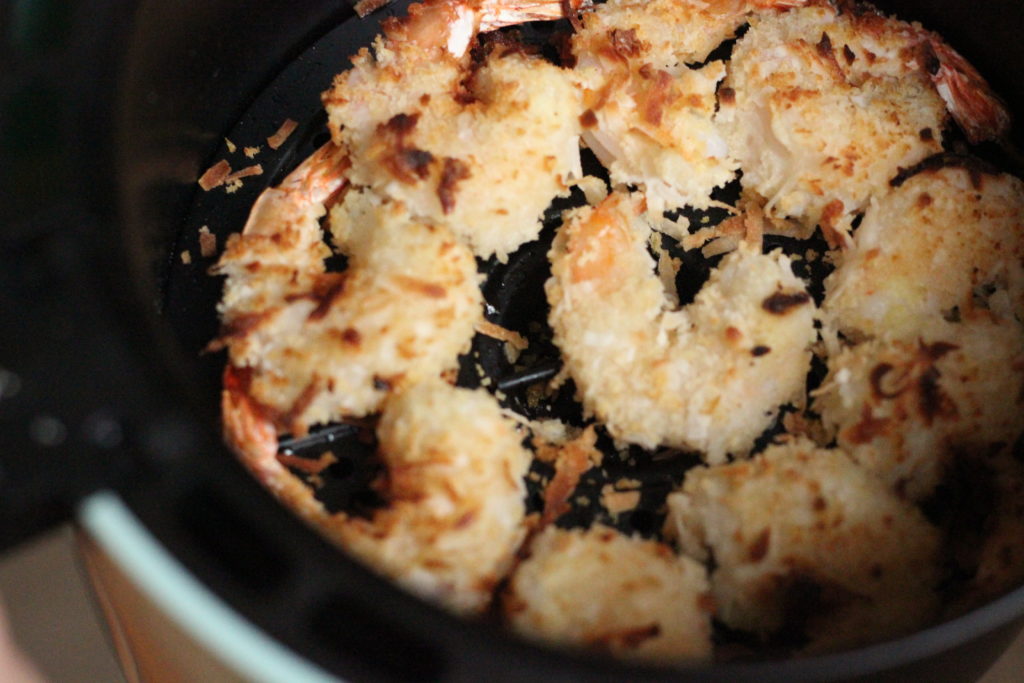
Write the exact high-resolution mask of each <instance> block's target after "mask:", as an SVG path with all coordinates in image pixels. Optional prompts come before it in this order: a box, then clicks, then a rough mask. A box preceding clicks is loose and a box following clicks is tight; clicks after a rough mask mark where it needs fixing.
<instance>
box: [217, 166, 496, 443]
mask: <svg viewBox="0 0 1024 683" xmlns="http://www.w3.org/2000/svg"><path fill="white" fill-rule="evenodd" d="M332 153H333V152H332ZM318 154H319V153H318ZM317 158H318V157H314V158H313V160H314V162H315V163H310V162H307V163H306V164H303V165H302V166H300V167H299V169H297V170H296V171H295V172H294V173H293V174H292V175H291V176H289V177H288V179H286V180H285V182H284V183H282V187H281V188H277V189H269V190H267V191H266V192H265V193H264V198H261V199H260V200H259V201H258V202H257V204H256V206H255V207H254V209H253V212H252V214H251V215H250V218H249V222H248V223H247V224H246V227H245V229H244V230H243V231H242V233H241V234H240V235H232V237H231V238H230V239H229V241H228V246H227V249H226V251H225V253H224V255H223V256H222V258H221V260H220V262H219V263H218V265H217V271H218V272H220V273H223V274H225V275H227V281H226V283H225V290H224V297H223V299H222V301H221V303H220V306H219V312H220V314H221V318H222V321H223V330H222V332H221V336H220V338H219V340H218V341H217V342H215V345H223V346H226V347H227V349H228V356H229V366H230V368H234V370H233V371H234V372H235V373H236V374H237V375H238V378H239V381H244V383H245V386H246V391H247V393H248V395H249V397H250V398H251V400H252V401H254V402H255V404H257V405H259V406H260V407H261V410H263V412H264V413H265V414H266V415H267V416H269V417H270V419H271V421H272V422H273V423H274V425H275V427H276V428H277V429H279V430H281V431H290V432H292V433H295V434H302V433H304V432H305V430H306V429H307V428H308V427H309V426H310V425H313V424H318V423H325V422H329V421H331V420H335V419H338V418H340V417H342V416H361V415H366V414H368V413H371V412H374V411H376V410H377V409H378V408H379V406H380V403H381V401H382V400H383V398H384V397H385V396H386V395H387V392H388V391H390V390H392V389H395V388H398V387H401V386H403V385H406V384H411V383H414V382H416V381H418V380H420V379H423V378H426V377H431V376H437V375H439V374H441V373H442V372H444V371H446V370H449V369H452V368H455V367H456V366H457V364H458V354H459V353H461V352H463V351H465V350H467V349H468V346H469V343H470V340H471V339H472V336H473V328H474V325H475V323H476V322H477V321H478V320H480V319H481V316H482V305H481V300H482V297H481V294H480V288H479V286H478V284H477V272H476V262H475V260H474V259H473V255H472V254H471V253H470V251H469V250H468V249H467V248H466V247H465V246H463V245H461V244H460V243H459V242H458V241H457V240H456V238H455V237H454V236H453V235H452V234H451V233H450V232H449V231H448V230H446V229H445V228H443V227H442V226H434V225H430V224H426V223H421V222H418V221H415V220H412V219H411V218H410V217H409V216H408V214H407V212H406V211H405V210H404V209H403V208H402V207H401V206H400V205H399V204H397V203H394V202H390V203H382V202H380V201H379V200H376V199H375V198H374V197H372V196H369V195H367V194H365V193H362V192H355V191H353V192H349V193H348V194H347V196H346V198H345V200H344V202H343V203H342V204H341V206H340V207H339V208H336V209H335V210H334V211H333V212H332V215H346V216H347V215H349V214H352V216H354V218H353V217H349V223H350V224H351V226H350V228H349V229H347V230H346V231H344V232H345V234H344V238H343V240H342V242H343V244H344V246H345V247H346V250H347V251H348V255H349V263H348V267H347V269H346V270H345V271H344V272H341V273H328V272H325V270H324V263H323V259H324V257H325V256H326V255H327V254H328V253H329V249H328V247H327V246H326V245H325V244H324V242H323V239H322V234H321V230H320V227H319V223H318V220H317V216H318V215H320V214H322V212H323V211H324V207H323V201H325V198H321V199H320V202H319V203H316V204H315V206H312V207H311V206H307V205H306V204H304V202H306V200H307V199H309V192H310V190H309V187H310V186H311V184H313V185H315V179H310V178H309V177H308V176H309V175H310V173H311V172H312V171H313V170H315V169H317V168H319V166H318V163H319V162H317V161H316V159H317ZM339 220H340V219H339Z"/></svg>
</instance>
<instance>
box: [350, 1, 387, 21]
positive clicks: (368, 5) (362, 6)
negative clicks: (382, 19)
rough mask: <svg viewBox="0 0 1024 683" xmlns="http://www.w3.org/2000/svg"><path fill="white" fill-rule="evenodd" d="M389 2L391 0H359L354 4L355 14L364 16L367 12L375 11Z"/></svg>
mask: <svg viewBox="0 0 1024 683" xmlns="http://www.w3.org/2000/svg"><path fill="white" fill-rule="evenodd" d="M389 2H391V0H359V2H357V3H356V5H355V10H356V14H358V15H359V16H360V17H365V16H366V15H368V14H372V13H373V12H376V11H377V10H379V9H380V8H381V7H383V6H384V5H386V4H388V3H389Z"/></svg>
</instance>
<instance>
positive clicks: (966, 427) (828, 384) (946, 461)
mask: <svg viewBox="0 0 1024 683" xmlns="http://www.w3.org/2000/svg"><path fill="white" fill-rule="evenodd" d="M828 366H829V375H828V377H827V378H826V379H825V382H824V383H823V385H822V387H821V388H820V389H819V390H818V392H817V395H816V397H815V400H814V407H815V410H817V411H818V412H819V413H820V414H821V416H822V421H823V422H824V424H825V425H826V426H827V427H829V428H830V429H831V430H834V431H835V433H836V439H837V442H838V444H839V446H840V447H841V448H843V449H844V450H845V451H846V452H847V453H849V454H850V456H852V457H853V458H854V460H856V461H857V462H859V463H860V464H861V465H863V466H864V467H865V468H866V469H867V470H869V471H871V472H872V473H874V474H875V475H876V476H878V477H879V478H880V479H881V480H882V481H883V482H885V484H886V485H887V486H889V487H890V488H891V489H892V490H894V491H896V492H897V493H899V495H901V496H903V497H906V498H908V499H910V500H921V499H923V498H925V497H927V496H928V495H929V494H931V493H932V492H933V491H934V489H935V487H936V486H937V485H938V484H939V483H940V482H941V481H942V480H943V478H944V477H945V476H947V475H948V470H949V467H950V463H951V462H952V459H953V458H954V457H955V456H957V455H958V454H960V453H998V452H1001V451H1005V450H1006V449H1008V447H1010V446H1011V445H1012V444H1013V442H1014V441H1015V440H1016V439H1017V438H1018V437H1019V436H1020V435H1021V433H1022V432H1024V420H1022V419H1021V416H1022V415H1024V327H1022V326H1021V325H1020V324H1018V323H1017V322H1016V321H1015V320H1001V321H999V320H995V319H993V318H992V316H991V315H990V314H989V313H988V312H987V311H978V312H977V313H975V314H973V315H972V316H971V317H970V318H965V319H964V320H963V321H962V322H959V323H947V322H945V321H943V320H942V319H941V318H938V319H937V322H935V323H934V324H932V325H931V326H930V327H928V328H925V327H921V328H919V329H918V330H917V332H916V333H915V334H913V336H909V337H905V338H903V339H894V340H891V341H888V340H883V339H876V340H872V341H867V342H864V343H862V344H859V345H857V346H855V347H853V348H850V349H846V350H843V351H841V352H839V353H836V354H834V355H832V356H831V357H830V358H829V361H828Z"/></svg>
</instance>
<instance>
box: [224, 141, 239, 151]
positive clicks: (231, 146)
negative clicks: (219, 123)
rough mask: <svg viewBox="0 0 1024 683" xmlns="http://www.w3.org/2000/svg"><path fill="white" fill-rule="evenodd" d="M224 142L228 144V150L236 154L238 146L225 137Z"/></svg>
mask: <svg viewBox="0 0 1024 683" xmlns="http://www.w3.org/2000/svg"><path fill="white" fill-rule="evenodd" d="M224 144H225V145H227V148H228V151H229V152H231V153H232V154H234V153H235V150H236V149H238V146H237V145H235V143H233V142H231V140H229V139H227V138H224Z"/></svg>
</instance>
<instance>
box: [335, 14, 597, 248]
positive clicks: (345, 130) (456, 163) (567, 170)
mask: <svg viewBox="0 0 1024 683" xmlns="http://www.w3.org/2000/svg"><path fill="white" fill-rule="evenodd" d="M564 4H566V3H562V2H559V1H558V0H550V1H548V2H529V3H525V4H523V3H508V2H505V3H500V2H493V1H492V2H485V3H480V4H479V5H478V6H476V7H474V6H473V3H462V2H451V3H445V2H439V1H432V2H427V3H424V4H423V5H414V6H413V8H416V9H415V10H412V11H411V13H410V16H409V17H407V18H405V19H402V20H396V21H393V22H390V23H389V24H387V25H386V27H385V31H384V34H383V35H382V36H378V38H377V40H376V41H375V43H374V48H373V50H372V51H370V50H368V49H363V50H361V51H360V52H359V53H358V54H357V55H355V57H353V59H352V68H351V69H349V70H348V71H346V72H343V73H342V74H340V75H339V76H338V77H337V78H336V79H335V82H334V85H333V87H332V88H331V89H330V90H329V91H327V92H326V93H324V104H325V106H326V108H327V112H328V115H329V126H330V129H331V135H332V138H333V139H334V141H335V143H336V144H338V145H339V146H340V147H342V148H344V149H346V150H347V151H348V152H349V155H350V157H351V159H352V168H351V170H350V171H349V175H350V177H351V179H352V182H353V183H355V184H356V185H359V186H364V187H367V188H370V189H371V190H372V191H373V192H375V193H377V194H379V195H380V196H382V197H389V198H393V199H396V200H399V201H401V202H402V203H404V204H405V205H406V206H407V207H408V209H409V211H410V213H411V214H412V215H413V216H414V217H416V218H418V219H421V220H426V221H428V222H431V223H435V224H440V225H445V226H447V227H448V228H450V229H451V230H452V231H453V232H454V233H455V234H456V235H457V236H458V237H459V239H461V240H463V241H464V242H465V243H467V244H469V245H470V246H471V247H472V249H473V251H474V252H475V253H476V254H477V255H479V256H489V255H491V254H497V255H498V257H499V258H504V257H505V256H507V255H508V254H509V253H511V252H512V251H514V250H515V249H516V248H517V247H518V246H519V245H520V244H522V243H523V242H526V241H528V240H531V239H534V238H536V236H537V235H538V233H539V232H540V229H541V227H542V223H541V218H542V215H543V212H544V210H545V209H546V208H547V206H548V204H550V203H551V200H552V199H553V198H555V197H558V196H565V195H567V194H568V193H569V185H568V183H569V180H570V177H581V176H582V172H581V170H580V159H579V133H580V124H579V115H580V113H581V111H582V110H581V105H580V95H579V92H578V91H577V89H576V88H575V86H574V84H573V81H572V79H571V78H570V74H569V72H568V71H567V70H566V69H562V68H560V67H557V66H555V65H553V64H551V63H549V62H547V61H545V60H544V59H542V58H540V57H539V56H534V55H531V54H529V53H528V51H527V50H525V49H524V48H523V47H522V46H519V45H516V44H507V43H505V44H503V43H498V44H497V46H496V47H494V48H493V49H492V50H491V51H490V52H489V54H488V55H487V56H486V57H485V58H483V62H482V63H481V64H474V63H472V61H471V59H470V55H469V53H468V50H467V48H468V45H469V44H470V42H471V40H472V39H474V38H475V35H476V30H486V29H488V28H495V27H497V26H498V25H504V24H505V23H517V22H518V21H523V20H525V19H531V18H558V17H561V16H562V13H563V5H564ZM497 9H505V10H507V11H508V13H507V15H499V16H498V17H497V18H494V19H493V20H491V21H489V22H488V17H489V16H490V14H488V12H491V13H493V12H494V11H495V10H497ZM474 22H475V23H474Z"/></svg>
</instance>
